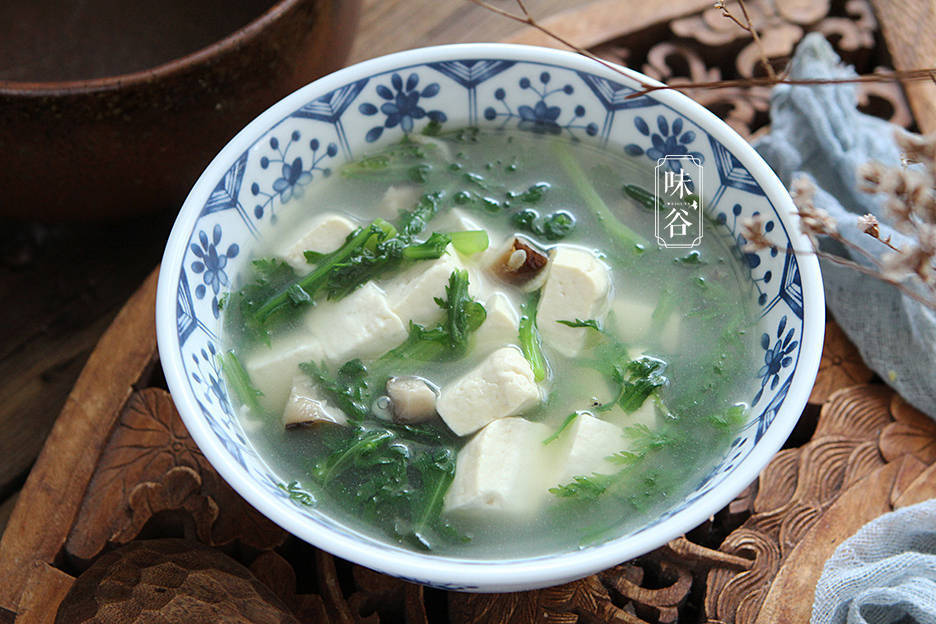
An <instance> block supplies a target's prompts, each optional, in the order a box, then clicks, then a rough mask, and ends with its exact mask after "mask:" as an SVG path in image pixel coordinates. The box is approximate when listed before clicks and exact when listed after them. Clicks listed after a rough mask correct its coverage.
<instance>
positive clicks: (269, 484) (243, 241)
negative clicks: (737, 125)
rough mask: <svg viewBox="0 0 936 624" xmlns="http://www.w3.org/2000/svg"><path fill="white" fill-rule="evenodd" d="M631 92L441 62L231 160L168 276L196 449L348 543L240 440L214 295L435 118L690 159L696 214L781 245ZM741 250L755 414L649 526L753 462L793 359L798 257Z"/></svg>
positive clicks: (370, 79) (533, 66) (329, 99)
mask: <svg viewBox="0 0 936 624" xmlns="http://www.w3.org/2000/svg"><path fill="white" fill-rule="evenodd" d="M634 92H635V90H634V88H633V86H632V85H628V84H626V80H624V79H621V80H620V81H615V80H614V79H613V78H609V77H606V76H596V75H592V74H589V73H586V72H582V71H575V70H571V69H566V68H563V67H561V66H557V65H551V64H545V63H536V62H531V61H524V60H510V61H495V60H490V59H472V58H466V59H451V60H446V61H444V62H437V63H430V64H425V65H409V66H406V67H396V68H394V69H390V70H388V71H386V72H383V73H377V74H373V75H368V76H357V77H356V79H355V80H354V81H353V82H352V81H349V82H348V83H347V84H345V85H341V86H338V87H336V88H335V89H334V90H333V91H331V92H329V93H326V94H324V95H322V94H320V93H319V94H316V96H315V97H314V99H310V100H309V101H308V102H305V103H303V104H302V105H301V106H299V107H297V108H296V110H294V111H292V112H290V113H289V114H288V115H285V116H284V117H283V118H282V119H281V120H279V121H277V122H276V123H275V124H273V125H271V127H270V128H269V129H268V130H267V131H266V132H265V133H264V134H262V136H260V137H259V138H258V139H257V140H256V141H255V142H254V143H253V144H252V145H251V146H250V148H249V149H247V150H246V151H244V152H243V153H241V154H239V155H237V156H236V157H235V158H233V159H232V160H231V164H230V166H229V168H228V169H227V170H226V171H225V173H224V174H223V175H221V176H219V177H218V179H217V180H211V181H208V183H207V184H205V185H204V186H205V187H206V188H209V189H212V190H211V192H210V193H208V194H206V195H205V196H204V198H203V199H201V200H199V201H201V202H202V205H201V206H199V211H198V217H197V218H196V219H195V221H194V224H193V226H192V227H191V228H190V229H189V230H188V231H187V232H185V233H184V234H183V235H184V236H185V237H186V239H187V242H186V244H185V248H186V252H185V256H184V257H183V258H182V263H181V266H179V267H178V270H177V271H176V273H175V275H171V276H170V275H167V276H165V279H172V280H173V284H172V288H173V292H175V293H177V301H176V316H175V318H176V324H175V329H176V330H177V332H176V337H177V343H178V349H179V353H178V358H179V361H180V362H181V366H182V367H183V369H184V371H185V379H186V380H187V382H186V383H187V384H188V385H187V387H186V388H185V392H186V393H187V394H188V395H189V396H190V397H191V398H192V401H194V402H195V403H197V405H198V407H199V410H200V411H201V418H203V419H204V421H205V423H206V424H207V427H208V429H210V431H211V435H212V436H214V438H213V442H212V441H211V440H208V441H205V440H200V441H199V443H200V444H205V443H209V444H213V445H214V446H215V447H217V448H216V449H215V451H216V452H223V453H227V454H228V455H230V457H231V458H233V460H234V461H235V462H236V464H237V465H238V466H239V467H240V468H239V469H240V470H242V471H243V473H244V474H245V475H247V476H248V477H249V478H250V479H251V480H252V481H253V482H254V483H255V484H257V486H258V487H259V488H261V489H262V490H263V491H265V492H267V493H268V495H269V499H270V500H272V501H274V502H275V504H282V505H283V506H284V508H286V507H288V508H289V509H290V510H291V511H290V512H289V513H291V514H295V513H302V514H304V515H306V516H307V517H308V519H309V521H310V522H316V523H319V524H323V525H328V526H329V528H330V529H331V530H332V531H335V532H337V533H342V532H345V529H343V528H342V527H340V526H338V525H336V524H335V523H334V522H333V521H331V520H329V519H328V518H325V517H322V516H320V515H317V514H316V513H315V512H314V511H310V510H307V509H299V508H296V507H294V506H293V505H292V504H291V502H290V501H289V500H288V498H286V497H283V493H282V492H281V491H280V490H279V489H278V487H277V484H278V483H279V482H280V479H278V478H277V476H276V475H275V473H274V472H273V471H272V470H271V469H270V468H269V467H268V466H267V465H266V464H265V463H264V462H263V461H262V459H261V458H260V457H259V456H257V454H256V452H255V451H254V450H253V448H252V447H251V445H250V443H249V442H248V440H247V438H246V436H245V435H244V432H243V430H242V428H241V425H240V422H239V421H238V419H237V418H236V417H235V415H234V414H233V410H232V407H231V402H230V401H229V399H228V397H227V394H226V390H225V388H224V386H223V384H222V381H221V373H220V371H219V369H218V362H217V354H218V351H219V341H218V336H219V330H220V319H219V312H218V297H219V295H220V294H221V292H222V291H223V290H224V289H226V288H227V287H229V286H230V285H231V282H232V276H234V275H236V274H237V272H238V271H239V270H240V269H241V268H242V267H243V266H244V265H245V264H246V263H247V262H248V261H249V257H248V254H247V253H244V252H243V250H244V249H249V248H250V247H252V246H253V245H254V244H255V241H256V240H257V239H258V238H262V237H263V236H264V234H265V232H266V231H267V228H266V226H267V225H269V223H271V222H273V221H274V220H275V217H276V214H275V213H276V211H277V210H280V209H281V208H282V207H283V206H284V205H287V204H294V203H298V202H296V201H295V200H296V199H297V198H298V197H301V196H302V195H303V193H305V192H307V191H308V189H309V188H310V187H311V186H313V185H315V184H316V183H317V182H318V180H319V179H320V178H324V177H326V176H328V175H329V174H330V173H331V171H332V170H333V169H334V168H336V167H338V166H339V165H340V164H341V163H342V162H345V161H346V160H348V159H350V158H352V148H355V147H356V148H362V147H365V146H369V145H371V144H375V143H379V144H383V143H389V142H393V141H397V140H399V139H400V138H401V137H402V136H404V135H406V134H410V133H414V132H418V131H419V130H420V129H421V128H422V127H423V126H424V125H425V124H427V123H429V122H430V121H435V122H439V123H446V124H448V125H450V126H452V127H457V126H460V125H466V124H468V123H475V122H477V123H478V124H479V125H483V126H488V127H503V126H504V125H507V124H510V125H513V126H516V127H517V128H520V129H522V130H527V131H530V132H535V133H543V134H565V135H567V136H572V137H574V138H577V139H581V140H592V141H594V142H596V143H598V144H603V145H607V146H608V147H609V148H610V149H615V150H619V151H624V152H626V153H627V154H630V155H632V156H634V157H635V158H641V159H643V158H647V159H650V160H656V159H657V158H659V157H662V156H664V155H692V156H695V157H696V158H698V159H699V160H700V161H702V162H703V163H706V166H705V167H704V172H703V176H704V187H705V188H706V189H707V190H708V192H709V193H711V194H712V200H710V201H709V202H708V205H707V207H706V208H707V209H708V210H709V211H710V212H711V214H712V216H713V217H715V219H716V221H717V222H718V223H721V224H722V225H723V226H724V227H725V228H726V229H727V230H728V231H730V232H732V233H733V235H734V236H735V239H736V241H737V243H738V248H739V249H740V247H741V245H743V243H744V242H745V241H744V240H743V238H742V237H741V236H740V233H739V226H738V224H739V222H740V220H741V219H742V218H744V217H747V216H751V215H753V214H757V213H763V214H766V215H767V216H768V217H769V219H768V220H767V225H766V228H767V230H768V232H772V233H773V234H774V235H775V236H776V237H777V238H778V239H779V240H783V239H784V238H785V237H786V238H789V235H788V234H787V232H786V230H785V227H784V225H783V222H782V221H781V219H780V217H779V215H778V214H777V211H776V209H775V207H774V206H773V205H772V204H771V202H770V201H769V200H768V198H767V196H766V194H765V193H764V191H763V190H762V189H761V188H760V185H759V183H758V181H757V180H756V179H755V178H754V177H753V176H752V175H751V174H750V172H748V171H747V169H745V167H744V166H743V164H742V163H741V162H740V161H739V160H738V159H737V158H736V157H735V156H734V155H733V154H731V153H730V152H728V150H727V148H725V147H724V146H723V145H721V144H720V143H719V142H718V141H717V140H716V139H715V138H714V137H713V136H712V135H711V134H709V133H708V132H706V131H705V129H703V128H702V127H701V126H700V125H698V124H697V123H695V122H694V121H692V120H690V119H688V118H687V117H685V116H684V115H683V114H681V113H680V112H679V111H677V110H675V109H674V108H672V107H670V106H669V105H666V104H663V103H661V102H660V101H658V100H656V99H654V97H652V96H647V95H642V96H640V97H636V98H630V97H629V95H630V94H632V93H634ZM477 111H483V114H482V115H480V116H479V115H477ZM375 121H376V122H377V123H376V124H375V123H374V122H375ZM709 163H714V166H709ZM722 206H728V207H727V208H723V207H722ZM245 208H246V209H245ZM251 208H252V209H251ZM738 253H739V255H740V257H743V259H744V261H745V262H746V264H747V268H748V269H749V270H750V272H751V277H752V280H753V282H754V284H755V286H756V288H757V291H758V296H759V299H758V303H759V304H760V306H761V321H760V331H762V332H763V337H762V342H761V346H762V348H763V352H764V353H763V362H764V363H763V366H762V367H761V369H760V370H759V371H757V372H756V374H757V379H758V380H759V381H760V384H759V389H758V390H757V392H756V394H755V395H754V396H752V397H750V401H749V404H750V405H752V406H754V407H755V408H756V409H755V410H753V415H752V419H751V423H750V426H749V427H748V428H746V429H745V431H743V432H742V434H741V436H740V437H739V438H738V439H737V440H736V441H735V443H734V444H733V445H732V448H731V449H730V452H729V453H728V454H727V455H726V457H725V458H724V460H723V461H722V462H721V464H719V465H718V466H716V467H715V469H714V470H713V471H712V472H711V473H710V474H708V475H706V476H705V478H704V479H702V480H701V481H700V484H699V487H698V488H697V489H696V491H695V492H694V493H693V494H692V495H691V496H690V497H689V498H688V499H687V500H685V501H682V502H681V503H679V504H677V505H674V507H673V508H672V509H670V510H669V511H667V513H666V514H664V516H663V517H661V518H660V519H659V520H658V522H663V521H665V519H666V518H669V517H672V516H674V515H677V514H680V513H681V512H682V511H683V510H685V509H686V508H687V507H689V506H692V505H693V504H694V502H695V501H697V499H699V498H701V497H702V496H703V495H704V494H705V493H707V492H709V491H710V490H711V489H713V488H715V487H717V486H718V484H719V483H721V482H722V481H723V480H724V479H725V478H726V476H727V475H728V474H729V473H731V471H732V470H734V468H735V467H736V466H737V465H738V464H740V463H742V462H744V461H745V460H747V459H748V458H749V457H751V455H752V453H753V452H754V450H755V449H756V448H757V444H758V442H759V440H760V439H761V437H762V436H763V435H765V432H767V430H768V429H769V428H770V425H771V423H772V422H773V418H774V417H775V416H776V414H777V413H778V411H779V408H780V406H781V405H782V404H783V402H784V399H785V397H786V396H787V392H788V391H789V389H790V384H791V381H792V378H793V374H794V371H795V369H796V367H797V363H798V360H799V357H800V350H801V348H802V342H803V339H802V336H803V335H804V320H803V316H804V313H803V294H802V285H801V283H800V272H799V262H798V260H797V258H796V256H795V255H794V254H793V253H792V252H791V251H789V250H788V251H787V252H786V253H783V252H779V253H778V252H777V251H776V250H764V251H758V252H757V253H745V254H743V255H741V254H740V251H739V252H738ZM174 390H177V389H175V388H174ZM218 449H223V450H221V451H219V450H218ZM377 547H382V546H379V545H378V546H377ZM385 548H391V547H390V546H386V547H385ZM413 580H416V581H420V579H413Z"/></svg>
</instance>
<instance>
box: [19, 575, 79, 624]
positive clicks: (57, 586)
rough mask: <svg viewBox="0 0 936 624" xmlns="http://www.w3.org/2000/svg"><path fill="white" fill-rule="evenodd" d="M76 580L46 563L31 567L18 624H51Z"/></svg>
mask: <svg viewBox="0 0 936 624" xmlns="http://www.w3.org/2000/svg"><path fill="white" fill-rule="evenodd" d="M74 583H75V579H74V578H72V577H71V576H69V575H68V574H65V573H64V572H62V571H61V570H59V569H58V568H55V567H53V566H51V565H49V564H48V563H46V562H44V561H36V562H34V563H33V564H32V566H30V569H29V577H28V580H27V581H26V586H25V587H24V589H23V595H22V598H21V599H20V607H19V611H18V613H17V615H16V624H51V623H52V622H53V621H54V620H55V613H56V612H57V611H58V607H59V604H60V603H61V602H62V599H63V598H65V596H66V594H68V592H69V590H71V588H72V585H73V584H74Z"/></svg>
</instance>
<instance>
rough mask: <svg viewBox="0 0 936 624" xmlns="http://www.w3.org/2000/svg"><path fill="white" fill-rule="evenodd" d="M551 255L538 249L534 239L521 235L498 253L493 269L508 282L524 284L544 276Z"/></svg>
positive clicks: (492, 265)
mask: <svg viewBox="0 0 936 624" xmlns="http://www.w3.org/2000/svg"><path fill="white" fill-rule="evenodd" d="M548 263H549V256H547V255H546V254H545V253H543V252H542V251H540V250H539V249H537V248H536V247H535V246H534V244H533V243H532V241H529V240H527V239H525V238H522V237H520V236H514V237H513V239H512V240H511V241H510V242H509V243H508V244H507V245H506V246H505V247H504V250H503V252H501V253H499V254H497V256H496V257H495V259H494V262H493V263H492V264H491V271H492V272H493V273H494V274H495V275H496V276H497V277H499V278H500V279H502V280H504V281H505V282H507V283H508V284H514V285H516V286H524V285H528V284H530V283H532V282H533V281H534V280H536V278H538V277H541V276H544V275H545V273H544V269H545V268H546V265H547V264H548Z"/></svg>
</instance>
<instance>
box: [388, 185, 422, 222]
mask: <svg viewBox="0 0 936 624" xmlns="http://www.w3.org/2000/svg"><path fill="white" fill-rule="evenodd" d="M419 197H420V192H419V188H418V187H415V186H391V187H390V188H388V189H387V190H386V191H384V194H383V197H382V198H381V199H380V210H379V212H380V216H382V217H383V218H384V219H387V220H388V221H392V220H394V219H396V218H397V217H398V216H400V212H402V211H403V210H412V209H413V208H415V207H416V203H417V202H418V201H419Z"/></svg>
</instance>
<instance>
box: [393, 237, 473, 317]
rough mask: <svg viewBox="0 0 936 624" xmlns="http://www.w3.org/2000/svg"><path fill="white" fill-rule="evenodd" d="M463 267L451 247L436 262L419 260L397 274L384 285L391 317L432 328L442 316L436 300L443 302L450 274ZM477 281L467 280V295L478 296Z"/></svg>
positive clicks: (442, 312)
mask: <svg viewBox="0 0 936 624" xmlns="http://www.w3.org/2000/svg"><path fill="white" fill-rule="evenodd" d="M464 268H465V265H464V264H463V263H462V262H461V260H460V259H459V257H458V256H457V255H456V253H455V251H454V249H453V248H452V246H451V245H449V246H448V248H447V249H446V252H445V254H443V255H442V257H441V258H439V259H437V260H421V261H418V262H416V263H415V264H414V265H413V266H412V267H410V268H409V269H407V270H406V271H404V272H403V273H401V274H400V275H398V276H396V277H394V278H392V279H390V280H388V281H387V282H386V283H385V284H384V288H385V289H386V291H387V300H388V302H389V306H390V309H391V310H393V312H394V314H396V315H397V316H399V317H400V318H401V319H403V321H404V322H408V321H413V322H414V323H419V324H421V325H426V326H429V325H434V324H435V323H438V322H439V321H441V320H442V319H443V318H444V317H445V310H443V309H442V308H440V307H439V304H437V303H436V302H435V298H436V297H439V298H440V299H445V287H446V286H448V283H449V277H450V276H451V275H452V271H455V270H459V269H464ZM475 282H476V280H474V279H472V277H471V276H469V278H468V292H469V293H471V294H472V295H476V294H477V292H478V291H477V285H476V283H475Z"/></svg>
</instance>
